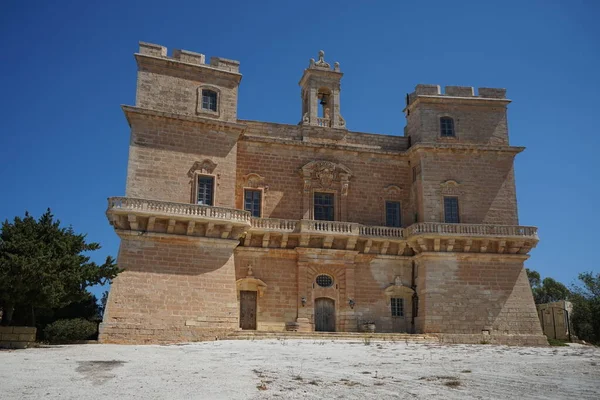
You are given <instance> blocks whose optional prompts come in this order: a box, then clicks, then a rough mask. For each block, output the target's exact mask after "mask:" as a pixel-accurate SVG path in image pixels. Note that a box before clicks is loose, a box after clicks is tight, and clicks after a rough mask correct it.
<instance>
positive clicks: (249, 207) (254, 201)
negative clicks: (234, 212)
mask: <svg viewBox="0 0 600 400" xmlns="http://www.w3.org/2000/svg"><path fill="white" fill-rule="evenodd" d="M261 195H262V192H261V191H260V190H251V189H246V190H244V210H246V211H250V214H252V216H253V217H260V203H261Z"/></svg>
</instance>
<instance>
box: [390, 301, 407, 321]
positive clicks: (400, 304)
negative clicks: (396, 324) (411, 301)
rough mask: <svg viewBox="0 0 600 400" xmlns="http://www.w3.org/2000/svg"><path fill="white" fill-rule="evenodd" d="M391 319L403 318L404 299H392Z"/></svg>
mask: <svg viewBox="0 0 600 400" xmlns="http://www.w3.org/2000/svg"><path fill="white" fill-rule="evenodd" d="M391 308H392V317H404V299H402V298H400V297H392V299H391Z"/></svg>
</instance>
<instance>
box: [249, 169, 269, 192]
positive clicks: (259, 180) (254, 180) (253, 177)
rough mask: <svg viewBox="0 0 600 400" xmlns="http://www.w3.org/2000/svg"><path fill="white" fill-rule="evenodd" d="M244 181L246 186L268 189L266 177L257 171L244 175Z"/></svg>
mask: <svg viewBox="0 0 600 400" xmlns="http://www.w3.org/2000/svg"><path fill="white" fill-rule="evenodd" d="M244 183H245V186H246V187H251V188H254V189H258V188H261V187H262V188H265V189H266V187H267V186H266V185H265V178H263V177H262V176H260V175H258V174H255V173H251V174H248V175H246V176H245V177H244Z"/></svg>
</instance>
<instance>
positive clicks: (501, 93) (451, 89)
mask: <svg viewBox="0 0 600 400" xmlns="http://www.w3.org/2000/svg"><path fill="white" fill-rule="evenodd" d="M430 96H435V97H441V98H450V97H461V98H467V99H496V100H506V89H503V88H486V87H480V88H477V92H475V88H474V87H473V86H446V87H444V92H443V93H442V90H441V87H440V85H427V84H418V85H417V86H415V91H414V92H412V93H410V94H409V95H408V97H407V104H406V105H407V106H409V105H411V104H412V103H413V102H414V101H416V100H417V98H419V97H430Z"/></svg>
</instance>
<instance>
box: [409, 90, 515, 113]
mask: <svg viewBox="0 0 600 400" xmlns="http://www.w3.org/2000/svg"><path fill="white" fill-rule="evenodd" d="M510 102H511V100H509V99H492V98H488V97H475V96H473V97H458V96H446V95H422V94H421V95H417V96H416V99H415V100H413V101H412V102H411V103H410V104H409V105H408V106H406V107H405V108H404V110H402V111H403V112H406V111H407V110H410V109H412V108H414V107H415V105H417V104H420V103H430V104H448V103H455V104H456V103H459V104H465V105H475V106H502V107H506V106H507V105H508V104H509V103H510Z"/></svg>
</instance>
